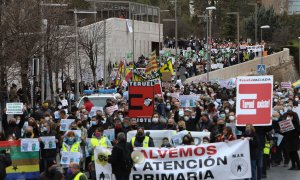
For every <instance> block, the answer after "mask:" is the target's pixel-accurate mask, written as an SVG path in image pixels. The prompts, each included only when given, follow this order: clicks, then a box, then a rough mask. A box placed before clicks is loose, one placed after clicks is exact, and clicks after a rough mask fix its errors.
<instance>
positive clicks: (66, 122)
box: [59, 119, 75, 131]
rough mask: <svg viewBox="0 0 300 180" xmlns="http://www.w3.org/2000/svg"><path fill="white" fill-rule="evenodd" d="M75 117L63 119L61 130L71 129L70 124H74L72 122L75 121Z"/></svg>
mask: <svg viewBox="0 0 300 180" xmlns="http://www.w3.org/2000/svg"><path fill="white" fill-rule="evenodd" d="M74 121H75V119H62V120H60V128H59V130H60V131H67V130H69V129H70V126H71V124H72V122H74Z"/></svg>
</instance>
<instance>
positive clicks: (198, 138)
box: [127, 130, 210, 147]
mask: <svg viewBox="0 0 300 180" xmlns="http://www.w3.org/2000/svg"><path fill="white" fill-rule="evenodd" d="M146 133H149V135H150V136H151V138H152V139H153V142H154V145H155V147H160V146H161V144H162V140H163V138H165V137H167V138H168V139H169V141H170V143H171V144H173V145H174V146H178V145H180V144H181V142H182V137H183V136H184V135H186V134H188V133H189V132H188V131H181V132H179V133H177V132H176V131H175V130H145V134H146ZM190 133H191V135H192V137H193V139H194V142H195V144H196V145H198V144H201V142H202V140H203V137H209V136H210V132H196V131H190ZM135 135H136V130H134V131H129V132H128V133H127V142H130V141H131V139H132V138H133V137H134V136H135ZM176 137H178V139H180V140H179V141H178V142H177V140H176ZM174 140H175V142H174ZM172 141H173V142H172Z"/></svg>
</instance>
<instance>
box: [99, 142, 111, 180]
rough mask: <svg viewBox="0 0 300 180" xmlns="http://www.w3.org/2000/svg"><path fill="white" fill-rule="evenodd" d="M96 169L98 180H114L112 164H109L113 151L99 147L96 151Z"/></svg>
mask: <svg viewBox="0 0 300 180" xmlns="http://www.w3.org/2000/svg"><path fill="white" fill-rule="evenodd" d="M94 155H95V156H94V157H95V160H94V162H95V169H96V178H97V180H103V179H105V180H106V179H107V180H113V179H115V178H113V176H112V168H111V164H109V163H108V162H107V159H108V156H109V155H111V149H107V148H102V147H100V146H97V147H96V148H95V150H94Z"/></svg>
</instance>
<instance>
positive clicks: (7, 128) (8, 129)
mask: <svg viewBox="0 0 300 180" xmlns="http://www.w3.org/2000/svg"><path fill="white" fill-rule="evenodd" d="M25 121H26V114H25V113H24V111H23V115H21V117H20V121H19V122H18V123H17V119H16V118H11V119H10V120H9V121H7V114H6V108H5V109H4V112H3V115H2V127H3V129H4V132H5V135H6V137H8V136H13V137H15V138H16V139H19V138H21V132H22V128H23V125H24V123H25Z"/></svg>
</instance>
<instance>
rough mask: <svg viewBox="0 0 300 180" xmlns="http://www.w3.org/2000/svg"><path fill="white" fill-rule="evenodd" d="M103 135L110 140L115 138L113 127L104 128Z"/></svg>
mask: <svg viewBox="0 0 300 180" xmlns="http://www.w3.org/2000/svg"><path fill="white" fill-rule="evenodd" d="M103 136H105V137H107V138H108V139H109V140H110V141H114V140H115V129H106V130H104V131H103Z"/></svg>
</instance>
